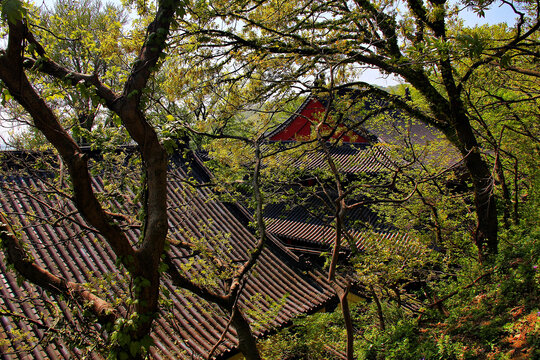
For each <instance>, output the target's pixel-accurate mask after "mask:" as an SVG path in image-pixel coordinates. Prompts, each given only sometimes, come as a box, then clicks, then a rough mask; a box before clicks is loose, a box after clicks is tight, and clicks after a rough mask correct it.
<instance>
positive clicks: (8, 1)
mask: <svg viewBox="0 0 540 360" xmlns="http://www.w3.org/2000/svg"><path fill="white" fill-rule="evenodd" d="M1 6H2V19H3V20H7V21H8V22H10V23H12V24H14V23H16V22H17V21H19V20H21V19H22V18H23V17H24V16H25V15H26V12H27V10H26V8H25V7H24V5H23V3H22V1H20V0H3V1H2V2H1Z"/></svg>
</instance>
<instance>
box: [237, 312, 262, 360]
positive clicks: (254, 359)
mask: <svg viewBox="0 0 540 360" xmlns="http://www.w3.org/2000/svg"><path fill="white" fill-rule="evenodd" d="M231 324H232V325H233V327H234V329H235V330H236V333H237V335H238V348H239V349H240V351H241V352H242V354H243V355H244V357H245V358H246V360H261V355H260V354H259V349H257V341H256V340H255V336H254V335H253V333H252V332H251V328H250V327H249V323H248V321H247V320H246V318H245V317H244V315H242V312H241V311H239V310H238V309H234V311H233V317H232V321H231Z"/></svg>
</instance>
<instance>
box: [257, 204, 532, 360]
mask: <svg viewBox="0 0 540 360" xmlns="http://www.w3.org/2000/svg"><path fill="white" fill-rule="evenodd" d="M537 206H538V202H537V200H535V199H531V202H530V203H528V204H527V206H526V208H525V210H526V211H525V213H528V214H530V216H527V217H525V218H524V219H523V220H522V222H521V223H520V225H519V226H514V227H512V228H510V229H508V230H506V231H505V232H504V233H503V234H502V235H501V237H502V239H501V241H502V246H501V251H500V253H499V254H498V256H497V258H496V260H495V261H494V263H493V264H491V265H490V266H489V267H484V266H479V264H478V263H477V262H476V261H475V260H474V259H471V258H463V257H462V258H456V259H455V260H456V261H457V262H454V263H453V264H449V263H447V262H445V261H447V259H443V258H439V260H436V258H433V259H432V261H436V262H437V263H439V264H440V265H439V270H438V271H437V272H435V273H439V274H443V273H445V272H446V273H447V275H442V277H441V275H439V276H438V277H432V278H431V281H430V282H429V283H427V284H425V285H424V286H423V288H424V290H422V291H418V293H419V294H421V293H424V292H428V293H430V294H431V295H430V296H428V297H425V296H424V295H417V296H416V299H417V300H419V299H420V300H422V302H423V306H422V307H420V308H419V309H418V310H417V311H415V312H411V311H410V310H407V308H404V307H401V306H399V304H398V303H397V302H396V300H395V298H394V297H392V296H390V297H384V296H383V295H384V293H385V292H384V291H380V292H379V296H380V297H381V305H382V311H383V314H384V317H385V322H386V328H385V330H381V329H380V327H379V319H378V311H377V307H376V304H375V302H374V301H368V302H361V303H359V304H357V305H356V306H355V307H354V309H353V312H352V314H353V324H354V328H355V354H356V355H357V357H358V359H366V360H367V359H381V360H382V359H396V360H398V359H410V360H418V359H445V360H446V359H471V360H472V359H479V358H482V359H509V358H519V357H520V356H522V357H524V358H531V359H534V358H537V357H538V356H539V355H540V350H539V349H540V348H539V344H540V308H539V307H538V304H540V224H539V223H538V218H537V212H535V211H536V209H537ZM533 213H534V215H533ZM371 260H373V259H371ZM371 260H369V261H368V258H366V261H365V262H363V263H364V264H367V263H369V262H370V261H371ZM396 261H397V258H396ZM441 261H442V262H441ZM389 265H390V264H389ZM432 265H433V264H432ZM424 266H425V265H424ZM441 269H446V270H445V271H441ZM360 270H361V271H362V270H363V267H362V266H361V267H360ZM450 271H451V273H450ZM435 273H433V274H435ZM375 279H376V278H375V277H374V276H372V281H373V280H375ZM409 296H410V295H409ZM445 296H450V297H449V298H448V299H447V300H445V301H444V302H443V303H442V304H443V308H442V310H441V311H438V310H436V309H435V308H433V307H430V304H432V303H433V302H434V301H436V300H437V299H443V298H445ZM410 301H411V298H410V297H409V298H408V299H407V300H406V299H405V297H404V303H406V302H410ZM411 304H412V303H411ZM419 314H421V316H419ZM339 319H340V314H339V311H336V312H334V313H328V314H319V313H318V314H314V315H311V316H308V317H303V318H301V319H299V320H298V321H295V325H294V326H293V327H291V328H289V329H286V330H283V331H282V332H280V333H278V334H277V335H275V336H272V337H271V338H269V339H268V340H266V341H265V342H264V343H263V349H264V354H265V355H266V358H267V359H273V358H275V357H273V356H278V357H279V358H283V359H293V358H306V359H322V358H331V357H329V355H328V354H325V353H324V347H325V346H328V347H331V348H334V349H338V350H339V349H343V348H344V344H343V342H342V341H343V339H344V330H343V327H342V325H340V320H339ZM317 341H318V343H315V342H317ZM275 354H286V355H283V357H280V356H279V355H275Z"/></svg>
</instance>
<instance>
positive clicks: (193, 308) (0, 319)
mask: <svg viewBox="0 0 540 360" xmlns="http://www.w3.org/2000/svg"><path fill="white" fill-rule="evenodd" d="M176 160H177V161H173V162H172V166H171V169H170V182H169V206H170V217H169V224H170V237H171V238H172V239H177V240H186V241H192V240H193V238H203V237H205V238H212V237H214V238H215V239H221V240H222V241H223V239H229V240H230V242H229V245H228V246H226V245H224V244H223V243H222V241H221V242H220V241H209V243H210V246H212V247H213V250H215V251H217V252H222V253H223V254H224V255H223V256H224V257H225V258H228V259H229V260H232V261H235V260H236V261H237V260H241V259H245V258H246V256H247V254H248V252H249V251H250V249H251V248H252V247H253V246H254V244H255V238H254V237H253V235H252V233H251V232H250V230H249V229H247V228H246V227H245V226H244V225H243V224H242V222H243V221H246V219H242V218H241V216H242V212H241V211H239V210H238V208H236V207H235V206H234V205H225V204H223V203H221V202H218V201H216V200H213V199H212V194H211V193H210V191H209V190H207V189H205V188H198V189H196V190H187V189H186V187H185V186H184V185H183V184H182V181H183V180H185V179H186V178H187V176H188V169H187V168H186V166H185V163H184V162H183V161H178V159H176ZM192 165H193V166H192V169H191V170H190V171H191V172H190V173H189V175H190V176H192V177H194V178H195V179H202V178H204V177H205V176H206V174H205V171H204V169H202V168H200V166H199V165H198V162H193V164H192ZM0 180H1V186H0V207H1V211H3V212H4V213H6V214H7V215H9V218H10V219H12V221H13V223H14V224H18V225H19V228H20V229H21V231H20V235H21V237H22V238H23V239H24V241H25V243H27V244H28V250H29V251H30V252H31V253H32V255H33V256H34V258H35V259H36V261H37V262H39V264H40V265H42V266H43V267H45V268H46V269H48V270H50V271H52V272H55V273H57V274H59V275H61V276H63V277H65V278H66V279H68V280H72V281H77V282H80V283H96V282H98V283H99V281H104V279H106V281H107V282H108V285H107V288H111V289H112V293H109V294H108V298H109V300H113V299H118V298H122V297H123V296H125V291H126V289H125V286H123V285H121V284H122V283H123V281H122V280H123V279H122V276H121V275H119V274H118V273H117V269H116V267H115V265H114V263H115V256H114V254H113V252H112V250H111V249H110V247H108V246H107V245H105V244H104V242H102V240H101V238H100V236H99V235H98V234H96V233H95V232H94V231H92V229H90V228H88V226H87V225H86V223H85V221H84V219H82V218H81V217H80V215H79V214H78V213H77V212H76V209H75V207H74V205H73V203H71V201H69V200H65V199H63V198H61V197H59V196H56V195H51V194H50V193H49V190H50V188H49V187H48V186H47V181H45V180H46V179H45V178H41V179H40V178H39V177H37V176H21V175H17V174H11V175H10V176H4V177H2V178H1V179H0ZM94 186H95V188H96V189H97V191H101V190H103V181H102V179H100V178H99V177H96V178H95V179H94ZM47 194H48V195H47ZM126 198H127V199H131V200H133V194H127V197H126ZM114 205H115V206H117V207H118V208H119V209H120V210H121V209H123V208H124V205H123V204H120V203H118V202H117V203H115V204H114ZM57 211H62V212H64V213H71V212H73V216H72V218H73V221H65V220H59V221H56V222H55V223H54V224H51V223H50V222H48V221H44V220H46V219H49V220H50V219H58V217H59V213H58V212H57ZM128 233H129V236H130V238H131V239H132V240H133V241H136V240H137V236H138V233H137V230H136V229H132V230H130V231H128ZM170 251H171V255H172V257H175V258H176V259H177V260H176V261H178V262H181V263H183V264H184V265H185V264H187V263H188V262H189V261H190V259H192V258H190V257H186V255H187V254H186V253H185V252H184V251H183V250H181V249H178V248H175V247H174V246H172V247H171V250H170ZM190 271H192V272H193V273H197V271H198V270H197V265H193V268H192V269H191V270H190ZM162 285H163V287H165V288H167V289H168V290H169V292H170V296H169V298H168V299H167V300H171V302H170V305H169V306H167V307H164V308H163V309H162V310H161V313H160V315H159V317H158V318H157V320H156V321H155V326H154V330H153V332H152V337H153V338H154V340H155V346H154V347H153V348H152V354H151V355H152V358H154V359H180V358H190V359H199V358H206V356H207V354H208V353H209V351H210V350H211V348H212V347H213V346H214V344H215V343H216V342H217V340H218V339H219V337H220V336H221V334H222V332H223V331H224V329H225V327H226V324H227V320H228V319H227V317H226V316H223V315H222V314H221V313H220V311H219V310H217V309H216V307H215V306H213V305H211V304H209V303H207V302H205V301H204V300H202V299H200V298H198V297H197V296H195V295H193V294H191V293H189V292H188V291H184V290H180V289H177V288H175V286H174V285H173V284H172V281H171V280H170V279H168V278H167V277H164V278H163V280H162ZM0 294H1V298H0V359H72V358H81V357H82V353H81V352H80V351H77V350H72V349H69V348H68V347H67V346H66V345H65V344H63V343H55V342H52V343H50V344H48V345H44V344H42V343H40V342H39V340H40V339H43V338H44V337H45V336H46V331H45V330H44V327H40V326H38V324H40V323H41V324H42V325H44V326H45V327H48V326H52V325H53V323H54V322H55V321H56V320H57V318H58V317H65V318H66V319H72V318H73V314H72V313H71V312H70V310H69V307H68V305H67V303H66V302H65V301H63V300H61V299H57V298H55V297H54V296H53V295H50V294H47V293H45V292H44V291H42V290H40V289H39V288H37V287H35V286H33V285H32V284H30V283H27V282H22V283H20V284H19V283H18V281H17V278H16V275H15V274H14V273H13V272H12V271H11V270H9V269H6V266H5V259H4V256H3V254H2V253H1V252H0ZM331 297H332V290H331V289H330V288H329V287H328V286H327V285H325V284H324V283H323V282H322V281H321V282H320V281H319V280H318V278H317V277H315V276H310V275H309V274H308V273H307V272H306V271H305V269H304V270H302V264H301V263H300V262H298V259H297V258H295V257H294V255H292V254H291V253H289V252H288V251H286V250H285V249H284V248H283V247H281V245H279V244H277V243H276V242H274V241H273V240H272V239H270V241H269V243H268V245H267V247H266V248H265V249H264V251H263V253H262V255H261V257H260V260H259V261H258V265H257V266H256V268H255V270H254V271H253V272H252V273H251V274H250V275H249V277H248V279H247V282H246V284H245V286H244V289H243V292H242V296H241V300H240V304H241V307H242V308H243V309H244V310H245V311H246V312H247V313H248V314H256V313H258V312H259V313H260V312H265V311H269V309H270V308H271V307H272V306H275V304H279V303H282V304H283V306H282V307H281V309H280V310H279V311H278V312H277V313H276V314H273V315H272V318H271V319H270V323H269V324H267V325H265V326H263V327H262V328H261V329H256V331H255V333H256V335H257V336H261V335H263V334H264V333H265V332H267V331H269V330H270V329H271V328H272V327H279V326H282V325H284V324H286V323H287V322H289V321H290V320H291V318H293V317H294V316H296V315H298V314H301V313H309V312H313V311H316V310H317V309H318V308H320V307H322V306H324V304H325V303H326V302H328V301H329V299H331ZM48 303H58V304H59V309H58V311H59V314H53V313H51V308H50V306H47V304H48ZM8 313H15V314H18V315H20V316H19V317H11V316H8V315H6V314H8ZM252 316H256V315H252ZM24 318H28V319H30V321H24V320H22V319H24ZM255 320H257V319H255ZM80 330H81V329H80ZM17 333H18V334H21V333H27V334H29V335H31V336H29V337H28V338H27V339H26V340H25V341H22V342H18V341H15V340H14V336H15V335H16V334H17ZM21 349H22V351H19V350H21ZM235 352H236V338H235V334H234V331H233V330H229V332H228V333H227V335H226V337H225V341H224V342H223V343H222V344H221V345H220V346H219V348H218V349H217V354H218V357H221V358H226V357H227V354H233V353H235ZM93 358H98V356H97V355H95V354H94V355H93Z"/></svg>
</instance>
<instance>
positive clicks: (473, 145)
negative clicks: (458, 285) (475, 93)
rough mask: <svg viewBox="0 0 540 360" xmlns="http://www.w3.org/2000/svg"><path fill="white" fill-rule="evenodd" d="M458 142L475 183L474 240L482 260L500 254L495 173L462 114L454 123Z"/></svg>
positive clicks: (467, 120)
mask: <svg viewBox="0 0 540 360" xmlns="http://www.w3.org/2000/svg"><path fill="white" fill-rule="evenodd" d="M454 129H455V131H456V135H457V138H458V141H459V146H458V148H459V150H460V152H461V154H462V155H463V160H464V163H465V166H466V167H467V170H468V171H469V174H470V175H471V179H472V182H473V191H474V203H475V207H476V216H477V226H476V231H475V234H474V240H475V243H476V246H477V247H478V255H479V259H480V261H485V260H487V258H488V257H490V256H491V255H494V254H496V253H497V245H498V240H497V231H498V220H497V205H496V200H495V196H494V195H493V186H494V183H493V174H492V172H491V171H490V169H489V167H488V165H487V163H486V162H485V161H484V159H482V156H481V154H480V150H479V148H478V143H477V142H476V138H475V136H474V133H473V130H472V127H471V125H470V122H469V119H468V118H467V117H466V116H465V115H463V116H461V117H459V121H456V124H454Z"/></svg>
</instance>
